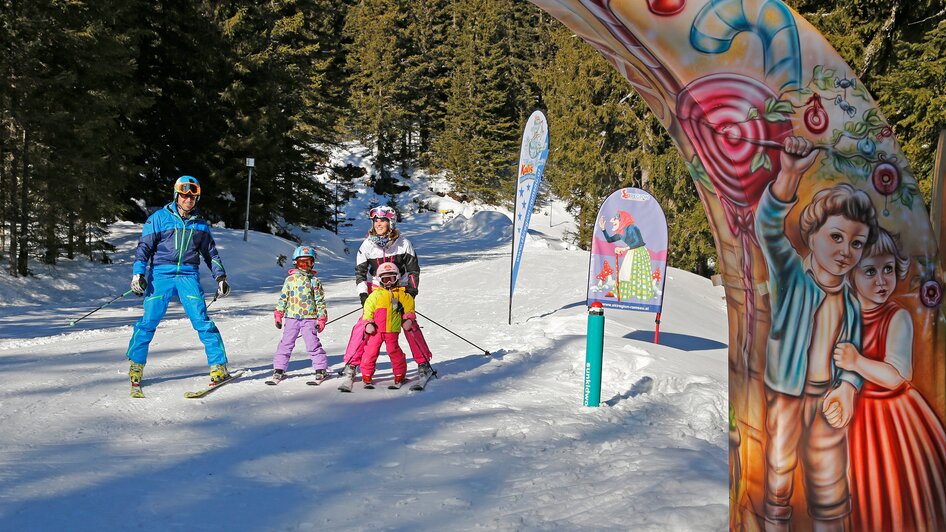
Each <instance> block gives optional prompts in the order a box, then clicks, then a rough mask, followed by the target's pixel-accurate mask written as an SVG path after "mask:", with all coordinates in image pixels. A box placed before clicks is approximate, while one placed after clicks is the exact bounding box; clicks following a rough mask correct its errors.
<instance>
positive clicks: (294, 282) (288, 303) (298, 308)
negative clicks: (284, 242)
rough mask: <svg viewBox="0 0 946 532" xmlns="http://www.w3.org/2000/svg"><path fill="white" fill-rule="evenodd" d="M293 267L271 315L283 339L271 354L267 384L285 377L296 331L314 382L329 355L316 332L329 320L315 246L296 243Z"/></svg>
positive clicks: (322, 373) (320, 377)
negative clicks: (318, 271) (307, 357)
mask: <svg viewBox="0 0 946 532" xmlns="http://www.w3.org/2000/svg"><path fill="white" fill-rule="evenodd" d="M292 261H293V263H294V264H295V266H296V267H295V268H293V269H291V270H289V276H288V277H286V282H285V283H283V285H282V292H280V294H279V301H277V302H276V310H275V311H273V317H274V318H275V319H276V328H277V329H282V330H283V333H282V340H280V341H279V346H278V347H276V354H275V356H273V376H272V378H271V379H270V380H268V381H266V384H278V383H279V381H281V380H282V379H283V378H284V377H285V372H286V369H288V368H289V357H290V356H291V355H292V348H293V347H295V345H296V339H297V338H298V337H299V333H300V331H301V333H302V339H303V340H304V341H305V346H306V350H307V351H308V353H309V358H310V359H311V360H312V369H314V370H315V379H316V382H321V381H322V380H324V379H325V377H326V370H327V369H328V356H327V355H326V353H325V349H324V348H323V347H322V342H321V341H319V334H318V333H320V332H322V331H323V330H325V324H326V323H327V322H328V310H327V309H326V306H325V291H324V290H323V289H322V282H321V281H319V278H318V277H316V276H315V274H316V273H317V272H316V271H315V270H313V269H312V266H313V265H314V264H315V250H314V249H312V248H311V247H309V246H299V247H297V248H296V250H295V251H294V252H293V253H292Z"/></svg>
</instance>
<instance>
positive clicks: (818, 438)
mask: <svg viewBox="0 0 946 532" xmlns="http://www.w3.org/2000/svg"><path fill="white" fill-rule="evenodd" d="M818 153H819V152H818V151H816V150H814V149H813V146H812V144H811V142H809V141H808V140H807V139H804V138H801V137H788V138H787V139H785V142H784V144H783V151H782V155H781V164H782V167H781V170H780V172H779V174H778V176H777V177H776V179H775V181H774V182H773V183H772V184H771V185H769V187H768V188H767V189H766V190H765V192H764V193H763V194H762V198H761V199H760V200H759V204H758V209H757V213H756V234H757V236H758V239H759V242H760V245H761V247H762V251H763V254H764V255H765V259H766V263H767V264H768V270H769V293H770V298H771V305H772V314H771V317H772V326H771V330H770V332H769V338H768V344H767V346H766V364H765V391H766V418H765V430H766V436H767V438H766V442H767V443H766V450H765V453H766V471H765V521H766V529H768V530H787V529H788V528H789V523H790V520H791V516H792V507H791V497H792V492H793V489H794V486H793V475H794V473H795V467H796V466H797V465H798V461H799V460H801V467H802V473H803V475H804V479H805V482H804V485H805V496H806V500H807V502H808V513H809V514H810V515H811V517H812V519H813V524H814V529H815V530H843V529H844V523H845V521H846V516H847V515H848V514H849V513H850V511H851V502H850V490H849V486H848V480H847V472H848V463H847V461H848V457H847V424H848V422H849V421H850V420H851V415H852V413H853V408H854V397H855V393H856V391H857V390H858V389H859V388H860V386H861V382H862V379H861V377H860V376H859V375H857V374H856V373H853V372H850V371H845V370H842V369H841V368H838V367H836V366H835V365H834V361H833V358H832V354H833V351H834V348H835V346H836V345H837V344H838V343H841V342H850V343H851V344H854V345H855V346H860V343H861V317H860V307H859V305H858V302H857V298H856V295H855V293H854V290H853V289H852V287H851V286H850V285H849V284H848V281H847V274H848V272H850V271H851V269H852V268H854V267H855V266H856V265H857V263H858V261H859V260H860V258H861V254H862V252H863V250H864V247H865V246H866V245H868V244H870V243H871V242H873V240H874V239H875V238H876V235H877V222H876V214H875V210H874V206H873V204H872V203H871V201H870V198H869V197H868V196H867V194H866V193H864V192H862V191H858V190H856V189H855V188H854V187H852V186H850V185H847V184H840V185H836V186H834V187H832V188H828V189H825V190H822V191H820V192H818V193H817V194H816V195H815V196H814V198H812V201H811V203H810V204H809V205H808V206H806V207H805V208H804V210H803V211H802V214H801V217H800V219H799V225H800V229H801V236H802V238H803V239H804V241H805V244H806V245H807V248H808V254H807V256H804V257H803V256H802V255H801V254H800V253H799V252H798V251H796V250H795V249H794V248H793V247H792V244H791V242H790V241H789V239H788V237H787V236H786V235H785V219H786V217H787V215H788V213H789V211H790V210H791V209H792V208H793V207H794V206H795V204H796V203H797V201H798V198H797V196H796V192H797V191H798V185H799V183H800V182H801V178H802V176H803V175H804V174H805V172H807V171H808V169H809V168H811V165H812V164H813V163H814V162H815V159H816V157H817V155H818Z"/></svg>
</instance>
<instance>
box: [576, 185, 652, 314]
mask: <svg viewBox="0 0 946 532" xmlns="http://www.w3.org/2000/svg"><path fill="white" fill-rule="evenodd" d="M666 275H667V218H666V217H665V216H664V211H663V209H662V208H661V207H660V204H659V203H657V200H655V199H654V197H653V196H651V195H650V194H648V193H647V192H645V191H643V190H641V189H639V188H622V189H620V190H617V191H615V192H613V193H611V195H610V196H608V199H606V200H605V201H604V203H602V204H601V208H600V209H599V210H598V217H597V218H596V222H595V230H594V236H593V237H592V239H591V260H590V266H589V270H588V295H587V299H588V305H591V303H593V302H595V301H599V302H600V303H601V305H602V306H603V307H607V308H616V309H624V310H638V311H643V312H654V313H657V314H659V313H660V309H661V307H662V306H663V299H664V298H663V293H664V281H665V279H666Z"/></svg>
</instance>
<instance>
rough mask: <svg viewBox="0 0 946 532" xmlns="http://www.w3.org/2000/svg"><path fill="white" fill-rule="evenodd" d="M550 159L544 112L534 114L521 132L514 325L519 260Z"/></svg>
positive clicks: (513, 277)
mask: <svg viewBox="0 0 946 532" xmlns="http://www.w3.org/2000/svg"><path fill="white" fill-rule="evenodd" d="M548 156H549V126H548V120H546V118H545V115H544V114H542V111H535V112H534V113H532V116H530V117H529V121H528V122H526V128H525V131H524V132H523V133H522V148H521V149H520V150H519V168H518V171H517V172H516V175H517V176H518V182H517V183H516V199H515V204H516V206H515V211H514V214H513V232H512V257H511V260H512V269H511V273H510V277H509V323H510V324H511V323H512V294H513V292H515V290H516V277H517V276H518V274H519V260H520V259H521V258H522V248H523V247H524V246H525V243H526V236H527V235H528V234H529V219H530V218H531V217H532V206H533V205H534V204H535V198H536V195H537V194H538V193H539V184H541V183H542V172H543V171H544V170H545V160H546V159H547V158H548Z"/></svg>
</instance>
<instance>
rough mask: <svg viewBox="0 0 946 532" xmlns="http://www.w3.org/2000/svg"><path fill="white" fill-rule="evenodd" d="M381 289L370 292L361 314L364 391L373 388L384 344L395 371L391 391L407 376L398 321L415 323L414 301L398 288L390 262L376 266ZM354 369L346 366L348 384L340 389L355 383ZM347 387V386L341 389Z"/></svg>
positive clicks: (352, 366) (395, 269)
mask: <svg viewBox="0 0 946 532" xmlns="http://www.w3.org/2000/svg"><path fill="white" fill-rule="evenodd" d="M377 276H378V279H379V281H380V283H381V285H380V287H377V288H375V289H374V290H372V291H371V294H370V295H369V296H368V299H366V300H365V308H364V312H363V314H362V317H361V319H362V321H363V322H364V335H365V336H364V342H365V347H364V355H363V356H362V357H361V378H362V382H363V383H364V386H365V388H366V389H371V388H374V383H373V381H372V377H373V376H374V370H375V362H376V361H377V360H378V355H379V354H380V351H381V344H382V343H384V344H385V347H386V349H387V352H388V356H389V357H390V358H391V367H392V368H393V370H394V384H393V385H392V388H400V387H401V384H403V382H404V376H405V375H406V374H407V361H406V357H405V355H404V351H402V350H401V347H400V346H399V345H398V342H397V337H398V334H400V332H401V322H402V319H403V320H404V321H413V320H414V298H413V297H412V296H411V295H410V294H408V293H407V292H406V291H405V290H404V289H403V288H402V287H397V282H398V278H399V277H400V272H399V270H398V268H397V266H396V265H395V264H394V263H393V262H385V263H384V264H382V265H380V266H379V267H378V272H377ZM354 375H355V366H354V365H352V364H348V365H347V366H346V367H345V377H346V378H347V382H345V383H343V386H340V387H339V389H340V390H342V391H351V385H350V384H349V383H350V382H351V381H353V380H354ZM345 384H349V385H348V386H344V385H345Z"/></svg>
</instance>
